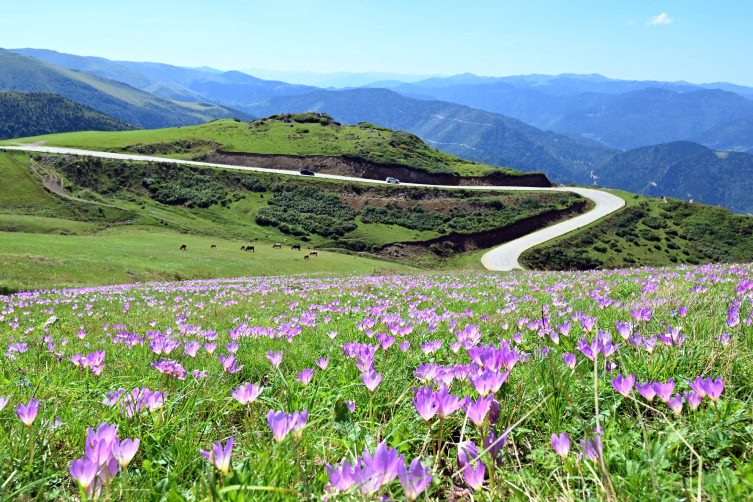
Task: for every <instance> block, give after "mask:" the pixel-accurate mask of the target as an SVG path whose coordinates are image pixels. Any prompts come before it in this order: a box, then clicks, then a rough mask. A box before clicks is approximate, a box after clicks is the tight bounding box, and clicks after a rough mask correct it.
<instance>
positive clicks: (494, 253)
mask: <svg viewBox="0 0 753 502" xmlns="http://www.w3.org/2000/svg"><path fill="white" fill-rule="evenodd" d="M0 148H3V149H6V150H23V151H27V152H37V153H56V154H63V155H65V154H68V155H89V156H92V157H100V158H106V159H120V160H139V161H152V162H173V163H177V164H188V165H193V166H208V167H221V168H223V169H237V170H240V171H258V172H265V173H276V174H283V175H286V176H302V175H301V174H299V173H298V172H297V171H286V170H284V169H263V168H260V167H242V166H230V165H225V164H210V163H208V162H196V161H192V160H176V159H167V158H164V157H149V156H145V155H128V154H122V153H109V152H94V151H90V150H76V149H73V148H57V147H46V146H37V145H35V146H5V147H0ZM316 177H317V178H325V179H333V180H346V181H357V182H360V183H377V184H386V183H387V182H386V181H381V180H369V179H365V178H352V177H349V176H336V175H333V174H317V175H316ZM404 185H409V186H425V187H438V188H453V189H463V190H505V191H507V190H524V191H545V192H575V193H578V194H580V195H582V196H583V197H586V198H587V199H590V200H592V201H593V202H594V203H595V207H594V208H593V209H592V210H591V211H589V212H587V213H585V214H582V215H580V216H577V217H575V218H570V219H568V220H565V221H563V222H562V223H557V224H556V225H552V226H551V227H547V228H544V229H541V230H539V231H537V232H533V233H531V234H528V235H526V236H523V237H521V238H520V239H516V240H514V241H510V242H507V243H505V244H502V245H501V246H499V247H496V248H494V249H492V250H491V251H489V252H488V253H486V254H485V255H484V256H482V257H481V263H483V265H484V267H486V268H487V269H488V270H496V271H508V270H514V269H519V268H521V267H520V264H519V263H518V258H519V257H520V255H521V253H523V251H525V250H526V249H530V248H532V247H533V246H536V245H539V244H542V243H544V242H546V241H548V240H551V239H554V238H555V237H559V236H561V235H564V234H567V233H569V232H572V231H573V230H575V229H578V228H580V227H583V226H585V225H588V224H589V223H593V222H594V221H596V220H598V219H600V218H603V217H604V216H606V215H608V214H610V213H613V212H615V211H617V210H618V209H620V208H621V207H623V206H624V205H625V201H624V200H623V199H622V198H620V197H617V196H616V195H613V194H611V193H609V192H606V191H603V190H594V189H590V188H532V187H512V186H502V187H499V186H498V187H492V186H461V187H458V186H445V185H425V184H419V183H404Z"/></svg>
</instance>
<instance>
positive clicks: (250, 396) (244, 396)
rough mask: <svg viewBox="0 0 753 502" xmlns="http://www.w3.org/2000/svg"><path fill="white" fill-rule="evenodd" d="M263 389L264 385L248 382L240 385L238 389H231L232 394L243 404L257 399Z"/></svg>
mask: <svg viewBox="0 0 753 502" xmlns="http://www.w3.org/2000/svg"><path fill="white" fill-rule="evenodd" d="M263 390H264V387H260V386H258V385H253V384H251V383H247V384H245V385H241V386H239V387H238V388H237V389H231V390H230V395H231V396H233V397H234V398H235V400H236V401H238V402H239V403H241V404H242V405H246V404H248V403H253V402H254V401H256V398H257V397H259V394H261V391H263Z"/></svg>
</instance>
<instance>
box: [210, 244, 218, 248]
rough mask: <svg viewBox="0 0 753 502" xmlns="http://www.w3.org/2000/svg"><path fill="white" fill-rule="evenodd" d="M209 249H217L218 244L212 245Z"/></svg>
mask: <svg viewBox="0 0 753 502" xmlns="http://www.w3.org/2000/svg"><path fill="white" fill-rule="evenodd" d="M209 247H210V248H216V247H217V244H212V245H211V246H209Z"/></svg>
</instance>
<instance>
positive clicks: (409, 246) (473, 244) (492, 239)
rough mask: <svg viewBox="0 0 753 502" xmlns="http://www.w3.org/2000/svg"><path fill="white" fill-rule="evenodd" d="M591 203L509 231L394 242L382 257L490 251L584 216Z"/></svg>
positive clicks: (525, 223)
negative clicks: (574, 217)
mask: <svg viewBox="0 0 753 502" xmlns="http://www.w3.org/2000/svg"><path fill="white" fill-rule="evenodd" d="M588 203H589V201H587V200H583V201H581V202H577V203H575V204H573V205H572V206H570V207H568V208H566V209H559V210H557V211H551V212H549V213H546V214H542V215H539V216H534V217H532V218H528V219H526V220H523V221H521V222H518V223H515V224H513V225H511V226H509V227H505V228H498V229H496V230H489V231H487V232H480V233H478V234H471V235H466V234H449V235H446V236H442V237H437V238H436V239H431V240H428V241H422V242H395V243H392V244H387V245H386V246H384V247H382V249H381V250H380V253H381V254H387V255H392V256H395V255H415V254H421V253H425V252H426V250H431V251H432V252H434V253H436V254H438V255H440V256H449V255H450V254H452V253H462V252H468V251H476V250H479V249H488V248H492V247H495V246H499V245H500V244H504V243H505V242H509V241H512V240H515V239H517V238H519V237H523V236H524V235H527V234H530V233H532V232H535V231H537V230H540V229H542V228H544V227H547V226H549V225H551V224H553V223H555V222H557V221H559V220H562V219H565V218H567V217H569V216H573V215H576V214H581V213H584V212H585V211H586V209H587V208H588Z"/></svg>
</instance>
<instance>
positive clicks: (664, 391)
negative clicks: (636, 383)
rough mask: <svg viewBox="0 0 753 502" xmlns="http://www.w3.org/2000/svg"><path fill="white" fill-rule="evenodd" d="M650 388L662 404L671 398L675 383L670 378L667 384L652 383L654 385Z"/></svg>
mask: <svg viewBox="0 0 753 502" xmlns="http://www.w3.org/2000/svg"><path fill="white" fill-rule="evenodd" d="M651 388H652V389H654V392H655V393H656V395H657V396H659V399H661V400H662V401H664V403H667V401H669V398H670V397H672V392H673V391H674V390H675V381H674V380H673V379H671V378H670V379H669V380H667V383H661V382H657V381H654V383H652V384H651Z"/></svg>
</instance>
